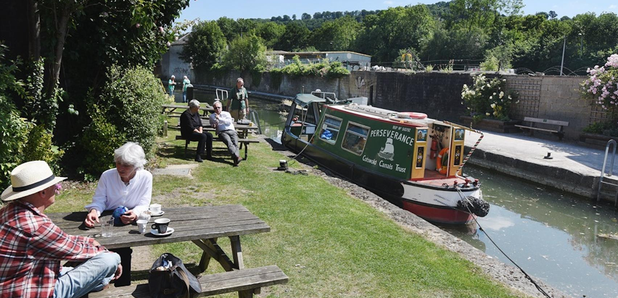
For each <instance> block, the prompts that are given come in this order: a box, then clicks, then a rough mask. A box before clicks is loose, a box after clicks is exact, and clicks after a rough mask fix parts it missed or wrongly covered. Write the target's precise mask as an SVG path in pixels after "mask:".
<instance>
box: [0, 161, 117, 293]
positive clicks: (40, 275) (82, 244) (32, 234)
mask: <svg viewBox="0 0 618 298" xmlns="http://www.w3.org/2000/svg"><path fill="white" fill-rule="evenodd" d="M65 179H66V178H65V177H56V176H54V174H53V172H52V170H51V169H50V167H49V165H47V163H46V162H44V161H40V160H39V161H30V162H26V163H23V164H21V165H19V166H17V167H16V168H15V169H13V171H12V172H11V186H9V187H8V188H6V189H5V190H4V191H3V192H2V195H1V196H0V198H1V199H2V201H3V202H5V205H4V206H3V207H2V209H0V297H81V296H83V295H86V294H87V293H88V292H91V291H97V290H102V289H104V288H105V287H107V285H108V284H109V282H110V281H112V280H114V279H115V278H117V277H118V276H119V275H120V274H122V266H121V265H120V257H119V256H118V255H117V254H116V253H110V252H108V251H107V250H106V249H105V247H103V246H101V245H100V244H99V243H98V242H97V241H95V240H94V239H92V238H89V237H82V236H72V235H68V234H67V233H65V232H64V231H62V230H61V229H60V228H59V227H58V226H56V225H55V224H54V223H53V222H52V221H51V220H50V219H49V218H48V217H47V216H46V215H45V214H43V212H44V211H45V209H47V208H48V207H49V206H51V205H52V204H53V203H54V202H55V199H56V193H57V191H58V190H59V189H60V185H59V184H58V183H59V182H60V181H62V180H65ZM61 261H73V262H75V263H78V265H77V266H75V267H62V266H61Z"/></svg>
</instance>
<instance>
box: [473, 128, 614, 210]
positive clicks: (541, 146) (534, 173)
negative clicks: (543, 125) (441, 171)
mask: <svg viewBox="0 0 618 298" xmlns="http://www.w3.org/2000/svg"><path fill="white" fill-rule="evenodd" d="M483 134H484V137H483V140H482V141H481V143H480V144H479V146H478V147H477V151H476V152H475V153H474V154H473V155H472V158H471V159H470V161H469V162H470V163H471V164H476V165H479V166H483V167H488V168H492V169H495V170H497V171H500V172H504V173H506V174H509V175H514V176H518V177H520V178H524V179H528V180H532V181H535V182H539V183H542V184H546V185H550V186H553V187H557V188H559V189H563V190H565V191H570V192H573V193H576V194H579V195H583V196H586V197H591V198H593V197H594V198H596V190H597V185H598V180H599V177H600V175H601V170H602V168H603V160H604V157H605V149H597V148H593V147H588V146H584V145H580V144H576V143H573V142H568V141H558V140H557V138H556V140H552V139H550V138H551V137H552V136H550V135H548V136H547V138H545V137H536V136H534V137H532V136H528V135H527V134H524V133H495V132H483ZM479 136H480V135H479V134H477V133H474V132H467V135H466V147H470V146H473V145H474V143H475V142H476V141H477V139H478V137H479ZM612 151H613V150H610V151H609V155H608V158H607V165H606V172H608V170H609V167H610V162H611V155H612ZM548 153H549V154H550V156H551V157H552V158H551V159H546V158H545V156H547V154H548ZM505 166H506V167H505ZM606 180H612V181H614V182H615V183H618V157H616V158H614V170H613V175H612V176H611V177H607V176H606V178H604V181H606ZM604 189H608V190H609V189H610V188H609V187H604ZM614 195H615V192H614ZM612 202H613V198H612Z"/></svg>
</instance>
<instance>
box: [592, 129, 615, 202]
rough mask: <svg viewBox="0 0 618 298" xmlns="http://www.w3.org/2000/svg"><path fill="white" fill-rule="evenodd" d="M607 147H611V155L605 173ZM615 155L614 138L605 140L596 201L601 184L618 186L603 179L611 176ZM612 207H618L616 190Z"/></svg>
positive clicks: (598, 197) (598, 198)
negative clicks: (607, 169)
mask: <svg viewBox="0 0 618 298" xmlns="http://www.w3.org/2000/svg"><path fill="white" fill-rule="evenodd" d="M609 148H613V151H612V155H611V162H610V163H609V171H608V172H609V173H607V174H606V171H605V168H606V167H607V157H608V156H609ZM615 157H616V140H614V139H611V140H609V141H607V145H606V146H605V157H604V158H603V168H602V170H601V177H600V178H599V188H598V190H597V202H598V201H599V200H600V199H601V187H602V186H603V184H607V185H613V186H615V187H618V183H615V182H609V181H603V178H605V177H606V176H605V175H607V177H611V176H612V175H613V174H614V159H615ZM614 207H618V190H616V199H615V200H614Z"/></svg>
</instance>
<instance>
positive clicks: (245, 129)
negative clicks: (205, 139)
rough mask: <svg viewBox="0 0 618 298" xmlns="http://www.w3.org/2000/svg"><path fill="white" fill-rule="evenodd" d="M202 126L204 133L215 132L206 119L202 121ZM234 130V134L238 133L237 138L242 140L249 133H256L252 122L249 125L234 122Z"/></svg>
mask: <svg viewBox="0 0 618 298" xmlns="http://www.w3.org/2000/svg"><path fill="white" fill-rule="evenodd" d="M202 126H203V127H204V129H205V130H206V131H209V132H215V131H216V129H215V128H214V127H212V125H210V121H209V120H208V119H202ZM234 129H236V132H237V133H238V138H241V139H244V138H246V137H247V136H248V135H249V132H255V131H257V130H258V127H257V125H255V123H253V122H250V124H239V123H236V122H234Z"/></svg>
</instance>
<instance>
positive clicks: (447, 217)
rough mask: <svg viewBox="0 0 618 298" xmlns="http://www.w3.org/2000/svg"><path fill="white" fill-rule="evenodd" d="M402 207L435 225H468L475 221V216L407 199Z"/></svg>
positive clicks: (403, 201)
mask: <svg viewBox="0 0 618 298" xmlns="http://www.w3.org/2000/svg"><path fill="white" fill-rule="evenodd" d="M402 205H403V206H402V207H403V209H405V210H407V211H410V212H412V213H414V214H416V215H418V216H419V217H422V218H423V219H425V220H427V221H430V222H434V223H445V224H467V223H470V222H471V221H472V220H473V219H474V215H472V214H470V213H468V212H464V211H461V210H458V209H453V208H450V207H447V206H435V205H427V204H422V203H419V202H415V201H410V200H406V199H403V200H402Z"/></svg>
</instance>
